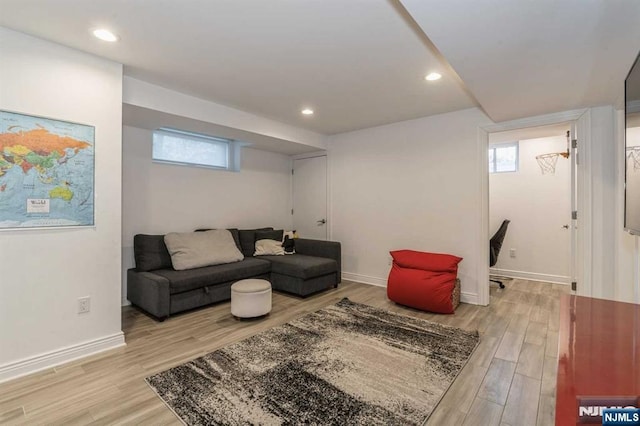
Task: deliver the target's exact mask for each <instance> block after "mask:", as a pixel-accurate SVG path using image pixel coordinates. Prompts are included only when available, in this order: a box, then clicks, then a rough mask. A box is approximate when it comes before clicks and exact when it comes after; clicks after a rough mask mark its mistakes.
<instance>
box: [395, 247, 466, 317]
mask: <svg viewBox="0 0 640 426" xmlns="http://www.w3.org/2000/svg"><path fill="white" fill-rule="evenodd" d="M390 254H391V256H392V257H393V265H392V267H391V272H390V273H389V281H388V282H387V297H389V299H390V300H393V301H394V302H396V303H399V304H401V305H405V306H409V307H412V308H416V309H420V310H423V311H429V312H438V313H442V314H452V313H454V310H455V308H456V307H457V305H458V303H459V302H460V281H459V280H458V279H457V275H458V263H460V261H461V260H462V258H461V257H457V256H452V255H450V254H440V253H425V252H420V251H414V250H396V251H392V252H390ZM456 287H457V290H456Z"/></svg>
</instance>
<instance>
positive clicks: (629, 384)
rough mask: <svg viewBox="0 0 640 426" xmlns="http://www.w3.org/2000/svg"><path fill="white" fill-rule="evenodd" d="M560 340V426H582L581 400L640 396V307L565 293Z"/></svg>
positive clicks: (558, 408)
mask: <svg viewBox="0 0 640 426" xmlns="http://www.w3.org/2000/svg"><path fill="white" fill-rule="evenodd" d="M558 342H559V343H558V344H559V347H558V376H557V389H556V391H557V393H556V425H562V426H565V425H575V424H578V400H577V398H578V396H582V397H585V396H586V397H589V396H591V397H623V396H628V397H635V398H638V397H640V305H636V304H631V303H621V302H614V301H610V300H603V299H593V298H590V297H582V296H571V295H566V294H563V295H562V299H561V301H560V330H559V340H558ZM636 406H637V405H636Z"/></svg>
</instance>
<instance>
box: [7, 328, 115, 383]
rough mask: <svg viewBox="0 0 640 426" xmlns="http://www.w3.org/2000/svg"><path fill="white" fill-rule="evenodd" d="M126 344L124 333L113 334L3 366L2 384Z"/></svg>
mask: <svg viewBox="0 0 640 426" xmlns="http://www.w3.org/2000/svg"><path fill="white" fill-rule="evenodd" d="M125 344H126V343H125V341H124V333H123V332H119V333H116V334H112V335H111V336H106V337H101V338H99V339H95V340H91V341H88V342H84V343H80V344H77V345H73V346H67V347H66V348H62V349H58V350H55V351H52V352H47V353H45V354H41V355H36V356H34V357H31V358H26V359H23V360H20V361H15V362H11V363H9V364H5V365H1V366H0V383H2V382H6V381H8V380H12V379H17V378H18V377H22V376H26V375H27V374H32V373H36V372H38V371H42V370H46V369H47V368H51V367H55V366H57V365H60V364H65V363H67V362H70V361H75V360H77V359H80V358H84V357H87V356H89V355H95V354H97V353H100V352H104V351H107V350H109V349H115V348H119V347H121V346H124V345H125Z"/></svg>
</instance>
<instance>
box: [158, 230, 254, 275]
mask: <svg viewBox="0 0 640 426" xmlns="http://www.w3.org/2000/svg"><path fill="white" fill-rule="evenodd" d="M164 242H165V244H166V245H167V250H168V251H169V254H170V255H171V263H172V264H173V269H175V270H176V271H182V270H185V269H193V268H201V267H203V266H211V265H220V264H223V263H232V262H238V261H240V260H242V259H244V256H243V255H242V253H240V250H238V247H236V243H235V241H234V240H233V236H232V235H231V232H229V231H227V230H226V229H217V230H212V231H204V232H188V233H177V232H172V233H170V234H167V235H165V236H164Z"/></svg>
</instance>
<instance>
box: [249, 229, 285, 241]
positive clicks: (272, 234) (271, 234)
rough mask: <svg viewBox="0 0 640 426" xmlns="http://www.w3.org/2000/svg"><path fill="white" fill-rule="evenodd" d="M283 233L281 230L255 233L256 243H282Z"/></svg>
mask: <svg viewBox="0 0 640 426" xmlns="http://www.w3.org/2000/svg"><path fill="white" fill-rule="evenodd" d="M283 234H284V231H283V230H282V229H278V230H273V231H256V237H255V238H256V241H260V240H275V241H280V243H282V235H283Z"/></svg>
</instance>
